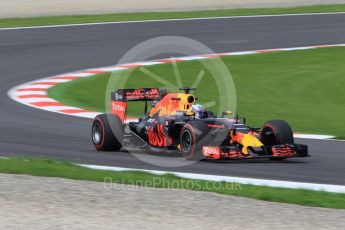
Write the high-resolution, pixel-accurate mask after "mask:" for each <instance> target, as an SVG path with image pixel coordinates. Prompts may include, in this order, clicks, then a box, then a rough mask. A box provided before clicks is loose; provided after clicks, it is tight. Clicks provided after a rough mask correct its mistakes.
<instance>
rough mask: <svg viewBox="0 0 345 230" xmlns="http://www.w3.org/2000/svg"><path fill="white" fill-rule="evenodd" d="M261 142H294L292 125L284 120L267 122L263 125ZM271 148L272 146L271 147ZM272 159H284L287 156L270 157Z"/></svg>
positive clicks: (266, 144) (274, 143) (273, 143)
mask: <svg viewBox="0 0 345 230" xmlns="http://www.w3.org/2000/svg"><path fill="white" fill-rule="evenodd" d="M261 142H262V143H263V144H264V145H265V146H269V147H271V146H273V145H282V144H293V143H294V138H293V132H292V129H291V127H290V125H289V124H288V123H287V122H286V121H283V120H273V121H268V122H266V123H265V124H264V125H263V127H262V133H261ZM269 149H270V148H269ZM270 159H271V160H284V159H286V158H284V157H282V158H270Z"/></svg>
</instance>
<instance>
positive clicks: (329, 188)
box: [78, 164, 345, 193]
mask: <svg viewBox="0 0 345 230" xmlns="http://www.w3.org/2000/svg"><path fill="white" fill-rule="evenodd" d="M78 165H80V166H83V167H87V168H91V169H98V170H109V171H115V172H122V171H143V172H148V173H152V174H155V175H165V174H173V175H176V176H178V177H181V178H187V179H196V180H208V181H224V182H230V183H240V184H250V185H258V186H269V187H276V188H291V189H308V190H315V191H325V192H334V193H345V186H342V185H330V184H315V183H303V182H293V181H281V180H264V179H253V178H245V177H229V176H217V175H206V174H196V173H184V172H170V171H157V170H146V169H135V168H122V167H112V166H101V165H87V164H78Z"/></svg>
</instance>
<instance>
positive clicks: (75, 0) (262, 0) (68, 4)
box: [0, 0, 345, 18]
mask: <svg viewBox="0 0 345 230" xmlns="http://www.w3.org/2000/svg"><path fill="white" fill-rule="evenodd" d="M332 3H345V0H327V1H325V0H212V1H211V0H197V1H196V0H127V1H124V0H97V1H96V0H0V18H12V17H35V16H53V15H77V14H101V13H116V12H139V11H185V10H201V9H203V10H207V9H224V8H244V7H250V8H253V7H289V6H303V5H316V4H332Z"/></svg>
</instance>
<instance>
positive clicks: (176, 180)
mask: <svg viewBox="0 0 345 230" xmlns="http://www.w3.org/2000/svg"><path fill="white" fill-rule="evenodd" d="M0 173H11V174H26V175H33V176H44V177H61V178H67V179H73V180H88V181H98V182H104V181H107V182H109V181H112V182H117V183H123V184H128V185H131V186H132V185H133V186H146V187H154V188H174V189H187V190H195V191H205V192H215V193H219V194H224V195H234V196H242V197H248V198H253V199H259V200H265V201H273V202H283V203H291V204H299V205H304V206H313V207H324V208H336V209H345V194H337V193H329V192H322V191H311V190H303V189H286V188H272V187H266V186H254V185H244V184H234V183H226V182H210V181H204V180H192V179H184V178H180V177H177V176H174V175H171V174H166V175H163V176H157V175H153V174H150V173H146V172H139V171H126V172H113V171H104V170H94V169H88V168H84V167H80V166H77V165H74V164H71V163H68V162H60V161H53V160H49V159H22V158H9V159H0ZM110 185H111V184H108V186H110Z"/></svg>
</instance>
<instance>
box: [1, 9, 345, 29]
mask: <svg viewBox="0 0 345 230" xmlns="http://www.w3.org/2000/svg"><path fill="white" fill-rule="evenodd" d="M343 11H345V4H339V5H317V6H304V7H290V8H253V9H248V8H242V9H225V10H208V11H192V12H150V13H118V14H103V15H76V16H54V17H36V18H10V19H0V28H1V27H2V28H4V27H22V26H42V25H61V24H74V23H95V22H117V21H136V20H151V19H175V18H193V17H222V16H243V15H263V14H295V13H323V12H343Z"/></svg>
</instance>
